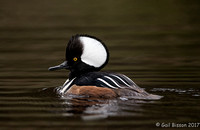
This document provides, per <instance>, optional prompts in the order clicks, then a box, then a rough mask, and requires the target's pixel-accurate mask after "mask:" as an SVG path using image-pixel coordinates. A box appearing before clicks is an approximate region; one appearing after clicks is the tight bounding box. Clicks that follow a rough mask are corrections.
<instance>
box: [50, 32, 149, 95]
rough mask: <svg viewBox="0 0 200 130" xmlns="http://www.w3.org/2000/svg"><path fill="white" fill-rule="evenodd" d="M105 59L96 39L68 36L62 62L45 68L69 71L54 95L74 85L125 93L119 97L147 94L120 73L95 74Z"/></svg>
mask: <svg viewBox="0 0 200 130" xmlns="http://www.w3.org/2000/svg"><path fill="white" fill-rule="evenodd" d="M108 60H109V52H108V49H107V47H106V46H105V44H104V43H103V42H102V41H101V40H100V39H98V38H96V37H93V36H89V35H75V36H72V37H71V39H70V41H69V42H68V45H67V48H66V61H65V62H63V63H62V64H60V65H58V66H54V67H50V68H49V70H57V69H63V68H65V69H68V70H70V74H69V79H68V80H66V82H65V83H64V84H63V86H61V87H60V88H59V89H58V93H59V94H61V95H64V94H65V93H67V92H68V91H69V90H70V89H71V87H72V86H73V85H77V86H96V87H102V88H109V89H112V90H113V91H115V92H117V93H118V94H119V92H118V90H122V91H123V90H127V91H126V92H125V94H123V95H126V93H129V94H128V95H134V96H141V97H145V96H146V97H149V96H150V95H151V94H148V93H147V92H146V91H144V90H143V89H142V88H140V87H138V86H137V85H136V84H135V83H134V82H133V81H132V80H131V79H130V78H128V77H127V76H125V75H123V74H117V73H109V72H99V70H101V69H102V68H103V67H104V66H105V65H106V64H107V63H108ZM121 93H122V92H120V94H121ZM130 93H131V94H130ZM120 94H119V96H120Z"/></svg>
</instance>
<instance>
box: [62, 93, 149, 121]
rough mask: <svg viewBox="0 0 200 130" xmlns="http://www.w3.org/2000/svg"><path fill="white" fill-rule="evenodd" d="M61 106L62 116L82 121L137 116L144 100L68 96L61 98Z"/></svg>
mask: <svg viewBox="0 0 200 130" xmlns="http://www.w3.org/2000/svg"><path fill="white" fill-rule="evenodd" d="M61 99H63V103H62V105H64V106H65V108H66V109H65V112H64V113H62V115H63V116H72V115H79V116H81V118H82V119H83V120H98V119H105V118H108V117H109V116H133V115H139V113H138V111H139V112H141V111H143V109H142V108H141V105H142V104H144V103H146V102H151V101H144V100H136V99H130V98H129V99H128V98H117V99H109V100H105V99H97V98H86V97H80V96H79V97H78V96H75V95H70V96H66V97H61Z"/></svg>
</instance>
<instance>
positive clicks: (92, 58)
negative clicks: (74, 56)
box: [80, 36, 108, 67]
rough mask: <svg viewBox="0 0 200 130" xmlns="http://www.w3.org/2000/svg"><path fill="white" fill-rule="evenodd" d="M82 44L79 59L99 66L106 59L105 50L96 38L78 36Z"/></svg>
mask: <svg viewBox="0 0 200 130" xmlns="http://www.w3.org/2000/svg"><path fill="white" fill-rule="evenodd" d="M80 41H81V43H82V44H83V54H82V55H81V60H82V61H83V62H84V63H86V64H88V65H91V66H94V67H100V66H102V65H103V64H104V63H105V62H106V59H107V55H108V54H107V52H106V49H105V47H104V46H103V45H102V44H101V42H99V41H98V40H96V39H93V38H90V37H84V36H81V37H80Z"/></svg>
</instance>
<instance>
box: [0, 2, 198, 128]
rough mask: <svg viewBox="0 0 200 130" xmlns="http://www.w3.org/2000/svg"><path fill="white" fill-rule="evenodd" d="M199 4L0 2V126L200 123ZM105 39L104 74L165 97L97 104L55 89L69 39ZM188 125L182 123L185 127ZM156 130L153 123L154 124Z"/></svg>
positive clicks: (62, 77)
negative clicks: (82, 36) (87, 36)
mask: <svg viewBox="0 0 200 130" xmlns="http://www.w3.org/2000/svg"><path fill="white" fill-rule="evenodd" d="M199 12H200V2H199V1H195V0H194V1H185V0H181V1H180V0H178V1H173V0H170V1H139V0H138V1H135V0H134V1H132V0H119V1H114V0H108V1H106V2H104V1H92V0H91V1H90V0H89V1H85V2H82V1H79V0H76V1H65V0H60V1H47V0H44V1H35V0H29V1H26V0H21V1H14V0H6V1H0V106H1V107H0V128H1V129H13V128H15V129H45V128H48V129H49V128H51V129H137V128H138V129H139V128H140V129H146V128H151V129H154V128H156V127H159V128H160V127H168V128H172V127H174V126H172V123H182V124H183V126H184V127H185V128H186V127H189V126H192V127H195V126H196V127H197V124H188V123H199V122H200V115H199V112H200V105H199V102H200V61H199V58H200V51H199V50H200V45H199V42H200V37H199V35H200V32H199V29H200V28H199V27H200V25H199V23H200V19H199ZM77 33H83V34H90V35H94V36H97V37H98V38H100V39H102V40H103V41H104V42H105V43H106V45H107V46H108V48H109V50H110V56H111V57H110V61H109V64H108V65H107V66H106V67H105V68H104V69H103V71H114V72H119V73H123V74H125V75H127V76H129V77H130V78H131V79H132V80H133V81H135V82H136V83H137V84H138V85H139V86H140V87H142V88H145V90H146V91H148V92H150V93H153V94H158V95H161V96H163V98H162V99H160V100H156V101H151V100H133V99H129V100H127V99H124V98H121V99H115V100H108V101H96V100H89V101H88V100H87V99H70V98H59V97H58V96H56V95H55V93H54V92H53V91H52V89H53V88H55V87H57V86H60V85H62V84H63V83H64V81H65V80H66V79H67V75H68V71H65V70H63V71H57V72H49V71H48V70H47V69H48V67H50V66H53V65H57V64H59V63H61V62H62V61H63V60H64V54H65V52H64V51H65V46H66V44H67V42H68V40H69V38H70V37H71V35H74V34H77ZM184 124H186V125H187V126H185V125H184ZM156 125H157V126H156ZM198 127H200V126H198Z"/></svg>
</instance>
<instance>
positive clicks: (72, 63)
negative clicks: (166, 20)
mask: <svg viewBox="0 0 200 130" xmlns="http://www.w3.org/2000/svg"><path fill="white" fill-rule="evenodd" d="M108 60H109V52H108V49H107V47H106V46H105V44H104V43H103V42H102V41H101V40H99V39H98V38H96V37H93V36H89V35H75V36H72V37H71V39H70V40H69V42H68V44H67V48H66V61H65V62H63V63H62V64H60V65H58V66H54V67H50V68H49V70H57V69H69V70H70V74H69V78H70V79H71V78H74V77H77V76H80V75H81V74H84V73H87V72H92V71H99V70H100V69H102V68H103V67H104V66H105V65H106V64H107V63H108Z"/></svg>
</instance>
